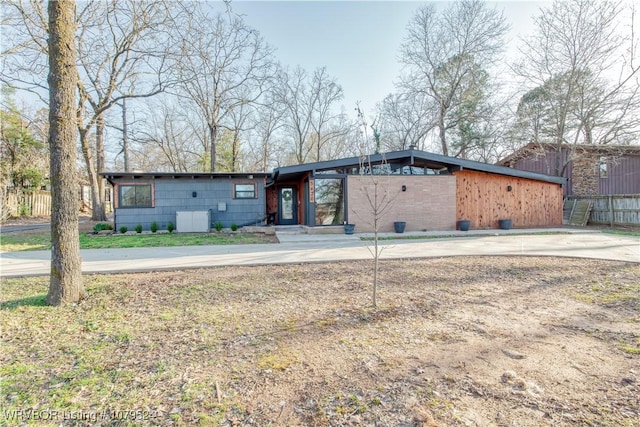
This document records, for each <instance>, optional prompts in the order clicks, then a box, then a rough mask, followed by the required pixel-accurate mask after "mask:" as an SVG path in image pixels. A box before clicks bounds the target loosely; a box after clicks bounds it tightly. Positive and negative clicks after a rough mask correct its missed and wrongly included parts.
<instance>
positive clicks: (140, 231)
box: [135, 224, 142, 234]
mask: <svg viewBox="0 0 640 427" xmlns="http://www.w3.org/2000/svg"><path fill="white" fill-rule="evenodd" d="M135 230H136V233H138V234H140V233H142V224H138V225H136V228H135Z"/></svg>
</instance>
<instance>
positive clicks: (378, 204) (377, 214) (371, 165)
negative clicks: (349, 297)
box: [353, 105, 399, 308]
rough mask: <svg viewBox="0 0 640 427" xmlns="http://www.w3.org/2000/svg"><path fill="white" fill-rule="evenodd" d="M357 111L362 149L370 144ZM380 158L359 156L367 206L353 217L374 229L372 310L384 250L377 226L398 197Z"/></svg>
mask: <svg viewBox="0 0 640 427" xmlns="http://www.w3.org/2000/svg"><path fill="white" fill-rule="evenodd" d="M356 111H357V113H358V119H359V121H360V126H361V128H362V134H361V135H362V137H363V138H364V141H363V142H364V143H362V144H361V146H362V147H367V146H368V145H369V144H368V142H367V140H368V139H369V132H368V124H367V121H366V119H365V115H364V113H363V111H362V109H361V108H360V106H359V105H358V106H357V107H356ZM381 159H382V160H381V161H376V162H374V161H372V154H370V153H369V154H367V152H366V151H363V152H362V153H361V154H360V175H363V176H367V177H368V178H369V179H366V180H363V181H362V186H361V187H360V188H359V191H360V192H361V193H362V194H364V197H365V200H366V203H367V206H366V209H365V210H364V211H362V212H358V211H354V212H353V213H354V215H356V216H357V217H358V218H360V219H361V220H362V221H363V222H365V223H366V224H368V225H370V226H371V228H372V229H373V246H372V247H368V249H369V252H370V253H371V256H372V258H373V283H372V290H371V305H372V306H373V307H374V308H375V307H377V305H378V297H377V293H378V276H379V271H380V256H381V255H382V252H383V251H384V247H382V246H381V245H380V240H379V232H380V225H381V223H382V220H383V219H384V217H385V216H386V215H387V213H388V212H389V210H390V209H391V208H392V206H393V202H394V201H395V199H396V198H397V197H398V194H399V193H398V192H393V191H392V190H391V185H390V184H389V175H390V171H391V169H390V168H389V167H388V164H387V162H386V160H385V157H384V155H381Z"/></svg>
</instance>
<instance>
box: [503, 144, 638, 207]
mask: <svg viewBox="0 0 640 427" xmlns="http://www.w3.org/2000/svg"><path fill="white" fill-rule="evenodd" d="M568 154H569V152H568V150H566V149H565V150H562V152H560V153H558V152H557V151H555V150H548V151H547V152H546V155H545V156H535V155H533V156H530V157H527V158H524V159H519V160H517V161H516V162H515V163H514V164H513V167H514V168H515V169H520V170H526V171H531V172H540V173H544V174H548V175H557V173H556V170H555V165H556V161H557V158H558V157H560V165H561V167H562V165H564V164H566V163H567V162H568ZM602 156H604V157H607V158H608V159H609V161H608V162H607V165H608V177H607V178H598V180H599V194H600V195H611V194H640V156H637V155H629V154H627V155H623V156H620V157H612V156H607V155H606V153H605V154H602ZM599 158H600V155H599V154H597V153H594V154H593V159H594V162H597V161H598V160H599ZM573 174H574V168H573V164H572V163H571V162H569V164H568V165H567V167H566V169H565V170H564V173H563V174H562V176H564V177H565V178H567V179H568V180H567V184H566V185H565V186H564V195H565V196H567V195H572V194H573Z"/></svg>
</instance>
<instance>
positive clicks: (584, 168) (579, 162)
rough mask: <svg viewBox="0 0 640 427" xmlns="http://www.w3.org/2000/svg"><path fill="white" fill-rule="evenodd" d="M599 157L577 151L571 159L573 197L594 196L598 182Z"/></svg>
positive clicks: (594, 154) (595, 154)
mask: <svg viewBox="0 0 640 427" xmlns="http://www.w3.org/2000/svg"><path fill="white" fill-rule="evenodd" d="M599 161H600V159H599V156H598V155H597V153H588V152H585V151H584V150H578V152H577V153H576V156H575V157H574V159H573V173H572V175H571V184H572V187H573V194H574V195H575V196H596V195H598V194H599V191H598V187H599V181H600V171H599Z"/></svg>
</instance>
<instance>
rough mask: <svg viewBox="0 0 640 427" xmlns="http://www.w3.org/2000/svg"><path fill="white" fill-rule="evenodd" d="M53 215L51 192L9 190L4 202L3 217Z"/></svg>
mask: <svg viewBox="0 0 640 427" xmlns="http://www.w3.org/2000/svg"><path fill="white" fill-rule="evenodd" d="M48 215H51V193H50V192H49V191H44V190H38V191H33V192H22V191H11V190H9V191H7V193H6V195H5V197H4V201H3V204H2V217H3V218H8V217H10V216H48Z"/></svg>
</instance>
